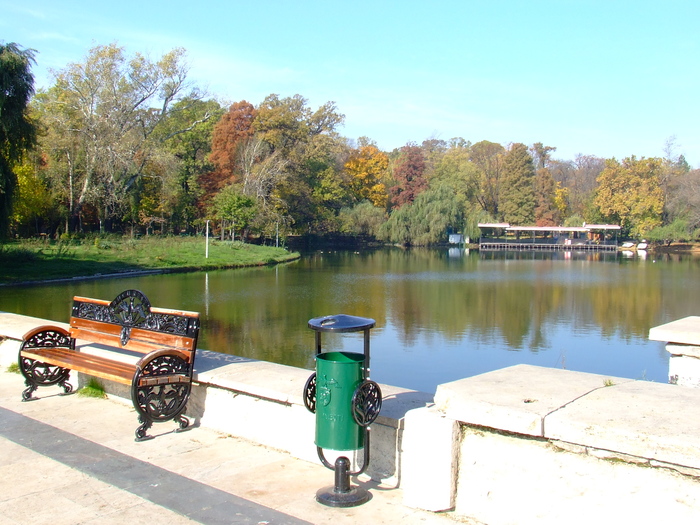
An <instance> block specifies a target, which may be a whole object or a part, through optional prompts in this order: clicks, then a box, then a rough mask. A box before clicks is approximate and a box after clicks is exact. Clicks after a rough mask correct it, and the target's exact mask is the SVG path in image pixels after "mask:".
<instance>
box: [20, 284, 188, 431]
mask: <svg viewBox="0 0 700 525" xmlns="http://www.w3.org/2000/svg"><path fill="white" fill-rule="evenodd" d="M198 334H199V314H198V313H196V312H184V311H177V310H169V309H165V308H154V307H153V308H152V307H151V304H150V302H149V300H148V298H147V297H146V296H145V295H144V294H142V293H141V292H139V291H138V290H126V291H124V292H122V293H121V294H119V295H118V296H117V297H116V298H115V299H114V300H113V301H111V302H109V301H104V300H101V299H90V298H87V297H77V296H76V297H74V298H73V309H72V312H71V318H70V329H69V330H65V329H64V328H61V327H58V326H39V327H37V328H35V329H33V330H30V331H29V332H28V333H26V334H25V335H24V338H23V341H22V344H21V346H20V350H19V368H20V371H21V372H22V375H23V376H24V378H25V384H26V386H27V388H26V389H25V390H24V392H22V400H23V401H31V400H34V399H36V398H34V397H32V394H33V393H34V392H35V391H36V390H37V388H38V387H39V386H51V385H59V386H61V387H63V390H64V394H70V393H71V392H72V390H73V387H72V385H71V384H70V383H69V382H68V378H69V375H70V371H71V370H74V371H76V372H81V373H84V374H87V375H90V376H93V377H97V378H101V379H106V380H109V381H116V382H117V383H121V384H124V385H131V400H132V402H133V404H134V408H136V412H137V413H138V421H139V423H140V425H139V426H138V428H137V429H136V441H144V440H146V439H150V438H151V437H152V436H149V435H147V431H148V429H149V428H150V427H151V426H152V424H153V423H154V422H160V421H169V420H177V421H178V423H179V428H178V429H177V431H180V430H184V429H186V428H187V427H188V426H189V420H188V419H187V418H186V417H185V416H184V415H183V413H184V411H185V408H186V405H187V400H188V399H189V395H190V392H191V389H192V374H193V372H194V359H195V351H196V346H197V336H198ZM141 354H144V355H142V356H141Z"/></svg>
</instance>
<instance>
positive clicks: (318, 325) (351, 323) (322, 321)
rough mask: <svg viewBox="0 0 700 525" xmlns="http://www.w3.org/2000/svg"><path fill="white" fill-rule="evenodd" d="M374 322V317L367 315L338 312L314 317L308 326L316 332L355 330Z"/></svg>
mask: <svg viewBox="0 0 700 525" xmlns="http://www.w3.org/2000/svg"><path fill="white" fill-rule="evenodd" d="M375 324H376V321H375V320H374V319H369V318H367V317H355V316H354V315H345V314H338V315H326V316H324V317H315V318H314V319H311V320H310V321H309V328H311V329H312V330H316V331H317V332H357V331H359V330H366V329H368V328H372V327H373V326H374V325H375Z"/></svg>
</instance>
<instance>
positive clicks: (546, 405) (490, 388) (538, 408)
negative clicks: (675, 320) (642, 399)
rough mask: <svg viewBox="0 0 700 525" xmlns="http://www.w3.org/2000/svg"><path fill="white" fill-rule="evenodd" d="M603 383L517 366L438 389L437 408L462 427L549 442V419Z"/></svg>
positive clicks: (582, 375)
mask: <svg viewBox="0 0 700 525" xmlns="http://www.w3.org/2000/svg"><path fill="white" fill-rule="evenodd" d="M605 381H606V378H605V377H604V376H599V375H596V374H586V373H583V372H572V371H568V370H558V369H553V368H542V367H538V366H531V365H516V366H511V367H508V368H503V369H501V370H496V371H494V372H488V373H486V374H482V375H479V376H475V377H470V378H467V379H460V380H458V381H453V382H451V383H444V384H442V385H438V388H437V392H436V393H435V405H436V407H437V408H438V409H440V410H441V411H442V412H444V413H445V415H447V416H448V417H450V418H452V419H455V420H457V421H461V422H463V423H468V424H471V425H478V426H483V427H490V428H494V429H497V430H504V431H507V432H516V433H518V434H526V435H530V436H538V437H545V433H544V420H545V417H546V416H547V415H549V414H551V413H552V412H554V411H556V410H559V409H560V408H561V407H563V406H565V405H567V404H569V403H571V402H573V401H574V400H576V399H578V398H580V397H581V396H584V395H586V394H588V393H590V392H592V391H594V390H597V389H599V388H603V387H604V386H605V384H606V383H605ZM614 381H615V382H620V383H622V382H625V381H632V380H631V379H619V378H616V379H615V380H614Z"/></svg>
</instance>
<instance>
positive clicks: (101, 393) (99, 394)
mask: <svg viewBox="0 0 700 525" xmlns="http://www.w3.org/2000/svg"><path fill="white" fill-rule="evenodd" d="M77 394H78V395H79V396H83V397H96V398H99V399H104V398H106V397H107V394H105V389H104V387H103V386H102V385H101V384H100V382H99V381H98V380H97V379H95V378H94V377H91V378H90V381H88V382H87V384H86V385H85V386H83V388H81V389H80V390H78V392H77Z"/></svg>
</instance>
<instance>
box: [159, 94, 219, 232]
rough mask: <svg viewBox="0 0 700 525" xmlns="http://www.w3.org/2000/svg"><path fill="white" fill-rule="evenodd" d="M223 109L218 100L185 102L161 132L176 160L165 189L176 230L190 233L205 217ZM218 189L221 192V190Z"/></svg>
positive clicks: (166, 180)
mask: <svg viewBox="0 0 700 525" xmlns="http://www.w3.org/2000/svg"><path fill="white" fill-rule="evenodd" d="M222 114H223V109H222V108H221V106H220V105H219V103H218V102H216V101H215V100H207V101H205V100H196V99H195V100H191V99H189V98H185V99H183V100H181V101H178V102H177V103H175V104H174V105H173V111H172V113H171V114H170V115H169V116H168V118H167V119H166V120H165V121H164V122H163V125H162V127H161V129H160V132H161V133H162V135H163V138H165V137H169V138H167V139H166V140H163V148H164V149H165V150H166V151H167V152H168V153H169V154H170V155H171V156H172V157H173V160H174V167H173V170H172V172H166V173H164V176H165V178H164V179H163V180H164V181H165V182H166V184H164V185H161V189H165V190H167V192H166V194H165V195H164V197H165V200H166V203H167V213H168V215H169V216H170V221H171V223H172V225H173V227H174V228H177V229H180V230H184V231H190V230H191V228H192V227H193V225H194V223H195V221H196V220H198V219H201V218H202V217H203V216H204V213H203V209H205V207H206V202H207V201H205V202H204V203H202V202H200V201H201V199H202V198H203V197H205V189H208V188H203V187H202V185H201V184H200V181H201V180H202V178H204V177H206V175H207V174H209V173H211V172H212V170H213V165H212V163H211V162H210V156H209V153H210V152H211V146H212V134H213V132H214V126H215V125H216V123H217V118H218V117H220V116H221V115H222ZM217 189H218V188H217Z"/></svg>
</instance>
